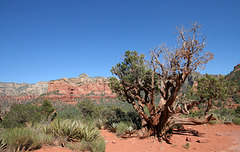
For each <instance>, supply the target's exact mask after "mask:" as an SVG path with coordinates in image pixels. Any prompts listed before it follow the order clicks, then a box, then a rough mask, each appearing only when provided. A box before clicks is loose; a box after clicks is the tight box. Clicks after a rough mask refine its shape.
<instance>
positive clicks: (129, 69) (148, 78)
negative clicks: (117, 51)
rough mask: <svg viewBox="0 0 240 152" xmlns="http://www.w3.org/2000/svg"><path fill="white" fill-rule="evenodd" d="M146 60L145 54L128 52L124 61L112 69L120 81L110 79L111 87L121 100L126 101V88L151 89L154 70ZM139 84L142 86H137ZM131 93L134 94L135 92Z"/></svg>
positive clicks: (114, 78) (113, 78)
mask: <svg viewBox="0 0 240 152" xmlns="http://www.w3.org/2000/svg"><path fill="white" fill-rule="evenodd" d="M144 58H145V56H144V55H143V54H140V55H139V54H138V53H137V52H136V51H126V52H125V56H124V61H123V62H121V63H118V64H117V65H116V66H115V67H112V69H111V72H112V74H113V75H117V76H118V78H119V80H118V79H117V78H116V77H112V78H110V82H109V87H110V88H111V89H112V91H113V92H114V93H116V94H117V95H118V97H119V98H120V99H121V100H126V95H125V92H124V87H126V86H128V87H135V88H138V89H140V90H143V88H145V89H146V88H150V85H149V84H151V82H152V70H151V69H150V68H149V67H148V66H147V64H146V63H145V62H146V61H145V59H144ZM139 83H141V84H142V85H141V86H140V85H137V84H139ZM155 83H156V82H155ZM156 86H157V85H156ZM129 93H130V92H129ZM131 93H134V91H133V92H131Z"/></svg>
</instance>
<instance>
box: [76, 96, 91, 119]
mask: <svg viewBox="0 0 240 152" xmlns="http://www.w3.org/2000/svg"><path fill="white" fill-rule="evenodd" d="M77 107H78V109H79V111H80V113H81V114H83V115H84V117H87V116H89V117H92V116H93V113H94V107H95V105H94V104H93V102H92V101H91V100H90V99H88V98H86V99H84V100H83V101H80V102H78V104H77Z"/></svg>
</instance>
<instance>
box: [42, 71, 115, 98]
mask: <svg viewBox="0 0 240 152" xmlns="http://www.w3.org/2000/svg"><path fill="white" fill-rule="evenodd" d="M108 82H109V78H107V77H93V78H92V77H89V76H88V75H86V74H85V73H83V74H81V75H79V76H78V77H77V78H69V79H68V78H62V79H59V80H52V81H49V82H48V91H47V92H48V93H47V94H48V95H47V96H48V97H49V98H53V99H56V98H60V99H62V100H71V99H72V98H78V97H90V98H101V97H115V96H114V95H113V93H112V91H111V89H110V88H109V87H108Z"/></svg>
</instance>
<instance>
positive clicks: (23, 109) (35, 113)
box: [2, 104, 44, 128]
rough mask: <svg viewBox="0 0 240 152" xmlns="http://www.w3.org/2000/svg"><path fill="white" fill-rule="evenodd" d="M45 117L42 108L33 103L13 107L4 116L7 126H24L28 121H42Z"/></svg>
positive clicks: (4, 122)
mask: <svg viewBox="0 0 240 152" xmlns="http://www.w3.org/2000/svg"><path fill="white" fill-rule="evenodd" d="M43 119H44V115H43V114H42V113H41V108H40V107H38V106H35V105H31V104H26V105H23V104H19V105H15V106H14V107H12V108H11V110H10V111H9V112H8V113H7V115H6V117H5V118H4V120H3V122H2V125H3V126H4V127H5V128H14V127H23V126H25V123H26V122H33V123H34V122H40V121H41V120H43Z"/></svg>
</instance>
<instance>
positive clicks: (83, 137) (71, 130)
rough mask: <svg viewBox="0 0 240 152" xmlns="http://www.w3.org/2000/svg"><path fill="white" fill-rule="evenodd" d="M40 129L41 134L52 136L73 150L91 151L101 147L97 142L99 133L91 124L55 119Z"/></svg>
mask: <svg viewBox="0 0 240 152" xmlns="http://www.w3.org/2000/svg"><path fill="white" fill-rule="evenodd" d="M41 128H42V131H43V132H45V133H47V134H53V135H54V136H55V138H56V139H58V140H59V142H60V143H61V144H62V145H66V146H67V147H70V148H71V149H73V150H92V149H99V148H100V149H101V147H103V145H102V143H99V142H98V140H101V138H102V137H101V136H100V132H99V131H98V129H97V128H96V126H95V125H93V124H86V123H83V122H81V121H77V120H70V119H66V120H58V119H56V120H54V121H53V122H51V124H44V125H42V127H41ZM70 142H71V143H70ZM79 142H80V143H79ZM96 146H100V147H96ZM104 146H105V142H104ZM104 150H105V148H104Z"/></svg>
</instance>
